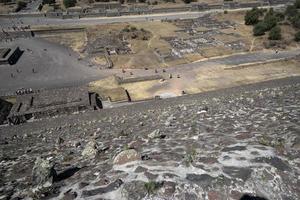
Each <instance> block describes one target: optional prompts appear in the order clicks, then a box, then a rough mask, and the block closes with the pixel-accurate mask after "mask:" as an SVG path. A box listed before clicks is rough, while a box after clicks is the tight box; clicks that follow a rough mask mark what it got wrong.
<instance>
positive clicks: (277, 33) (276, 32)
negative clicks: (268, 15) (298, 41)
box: [268, 26, 281, 40]
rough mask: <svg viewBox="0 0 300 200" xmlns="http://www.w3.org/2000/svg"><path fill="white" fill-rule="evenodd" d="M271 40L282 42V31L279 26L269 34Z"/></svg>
mask: <svg viewBox="0 0 300 200" xmlns="http://www.w3.org/2000/svg"><path fill="white" fill-rule="evenodd" d="M268 39H269V40H281V29H280V27H279V26H275V27H273V28H272V29H271V31H270V32H269V37H268Z"/></svg>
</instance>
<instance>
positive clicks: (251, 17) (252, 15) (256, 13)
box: [244, 8, 261, 25]
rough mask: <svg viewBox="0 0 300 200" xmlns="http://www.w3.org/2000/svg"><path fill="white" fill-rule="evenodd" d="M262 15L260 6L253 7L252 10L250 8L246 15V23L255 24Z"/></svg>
mask: <svg viewBox="0 0 300 200" xmlns="http://www.w3.org/2000/svg"><path fill="white" fill-rule="evenodd" d="M260 16H261V12H260V10H259V9H258V8H252V10H248V11H247V12H246V15H245V17H244V20H245V24H246V25H254V24H257V23H258V22H259V17H260Z"/></svg>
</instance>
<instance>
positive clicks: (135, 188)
mask: <svg viewBox="0 0 300 200" xmlns="http://www.w3.org/2000/svg"><path fill="white" fill-rule="evenodd" d="M121 194H122V197H123V198H124V199H127V200H136V199H143V198H144V197H145V196H147V194H148V193H147V190H146V187H145V183H144V182H142V181H132V182H129V183H125V184H124V186H123V189H122V191H121Z"/></svg>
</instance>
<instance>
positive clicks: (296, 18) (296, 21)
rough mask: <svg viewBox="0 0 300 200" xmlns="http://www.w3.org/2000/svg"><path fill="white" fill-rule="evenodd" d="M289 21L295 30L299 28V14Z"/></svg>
mask: <svg viewBox="0 0 300 200" xmlns="http://www.w3.org/2000/svg"><path fill="white" fill-rule="evenodd" d="M290 21H291V23H292V24H293V26H294V27H295V28H300V13H298V14H297V15H295V16H293V17H292V18H291V20H290Z"/></svg>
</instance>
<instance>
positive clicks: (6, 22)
mask: <svg viewBox="0 0 300 200" xmlns="http://www.w3.org/2000/svg"><path fill="white" fill-rule="evenodd" d="M272 7H282V5H278V6H272ZM248 9H250V8H241V9H235V10H248ZM215 12H223V9H215V10H208V11H201V12H175V13H159V14H148V15H130V16H118V17H95V18H81V19H55V18H45V17H40V18H37V17H22V18H16V19H8V18H0V28H7V27H11V26H12V25H31V26H33V25H64V26H66V25H68V26H71V25H77V26H78V25H97V24H108V23H117V22H141V21H149V20H163V19H169V20H171V19H191V18H197V17H201V16H203V15H205V14H208V13H215Z"/></svg>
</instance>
